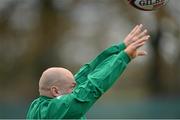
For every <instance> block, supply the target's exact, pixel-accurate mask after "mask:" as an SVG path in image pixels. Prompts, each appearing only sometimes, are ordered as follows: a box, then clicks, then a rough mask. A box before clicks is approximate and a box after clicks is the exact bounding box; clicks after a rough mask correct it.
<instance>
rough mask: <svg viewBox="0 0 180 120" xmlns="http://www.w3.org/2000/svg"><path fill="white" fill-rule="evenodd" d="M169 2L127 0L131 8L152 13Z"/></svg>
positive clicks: (165, 0) (160, 0)
mask: <svg viewBox="0 0 180 120" xmlns="http://www.w3.org/2000/svg"><path fill="white" fill-rule="evenodd" d="M168 1H169V0H128V2H129V4H131V5H132V6H133V7H135V8H137V9H139V10H144V11H152V10H156V9H158V8H161V7H162V6H164V5H166V4H167V2H168Z"/></svg>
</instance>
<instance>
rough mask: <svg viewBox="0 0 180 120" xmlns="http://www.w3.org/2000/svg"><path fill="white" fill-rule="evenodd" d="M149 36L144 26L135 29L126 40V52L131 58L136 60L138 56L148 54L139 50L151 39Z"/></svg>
mask: <svg viewBox="0 0 180 120" xmlns="http://www.w3.org/2000/svg"><path fill="white" fill-rule="evenodd" d="M149 37H150V36H149V35H147V30H146V29H145V30H143V25H142V24H140V25H137V26H136V27H134V29H133V30H132V31H131V32H130V33H129V34H128V35H127V37H126V38H125V40H124V44H125V45H126V49H125V52H126V53H127V54H128V55H129V56H130V57H131V58H135V57H137V56H144V55H146V54H147V52H146V51H143V50H138V48H140V47H141V46H143V45H144V44H145V43H146V42H147V40H148V39H149Z"/></svg>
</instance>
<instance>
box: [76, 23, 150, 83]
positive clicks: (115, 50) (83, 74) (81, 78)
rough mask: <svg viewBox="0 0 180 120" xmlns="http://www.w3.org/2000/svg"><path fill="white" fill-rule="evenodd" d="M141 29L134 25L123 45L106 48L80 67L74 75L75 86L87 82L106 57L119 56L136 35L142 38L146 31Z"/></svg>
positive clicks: (135, 38) (140, 26)
mask: <svg viewBox="0 0 180 120" xmlns="http://www.w3.org/2000/svg"><path fill="white" fill-rule="evenodd" d="M142 27H143V26H142V25H136V26H135V27H134V29H133V30H132V31H131V32H130V33H129V34H128V35H127V36H126V38H125V39H124V41H123V43H121V44H119V45H114V46H112V47H110V48H107V49H106V50H104V51H103V52H102V53H100V54H99V55H98V56H97V57H96V58H95V59H93V60H92V61H91V62H89V63H88V64H85V65H84V66H82V67H81V69H80V70H79V71H78V72H77V73H76V74H75V80H76V82H77V85H79V84H81V83H83V82H85V81H86V80H88V79H86V78H87V76H88V74H90V73H91V72H92V71H93V70H94V69H95V68H96V67H97V66H98V65H99V64H101V62H102V61H104V60H105V59H107V58H108V57H111V56H113V55H116V54H119V53H120V52H121V51H123V50H124V49H125V48H126V47H128V46H129V45H130V44H132V43H133V42H134V41H136V40H137V38H138V35H141V36H144V35H145V34H146V33H147V30H144V31H142Z"/></svg>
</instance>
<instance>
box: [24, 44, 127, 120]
mask: <svg viewBox="0 0 180 120" xmlns="http://www.w3.org/2000/svg"><path fill="white" fill-rule="evenodd" d="M124 49H125V45H124V43H122V44H120V45H115V46H112V47H110V48H108V49H106V50H104V51H103V52H102V53H101V54H100V55H98V56H97V57H96V58H95V59H94V60H92V61H91V62H90V63H88V64H85V65H84V66H82V68H81V69H80V70H79V71H78V72H77V73H76V74H75V80H76V82H77V86H76V87H75V89H74V90H73V92H72V93H71V94H67V95H62V96H59V97H57V98H49V97H46V96H40V97H39V98H37V99H35V100H34V101H33V102H32V104H31V106H30V108H29V111H28V113H27V119H48V118H49V119H50V118H51V119H68V118H76V119H84V118H85V114H86V112H87V111H88V110H89V109H90V108H91V107H92V105H93V104H94V103H95V102H96V101H97V100H98V98H100V96H101V95H102V94H103V93H105V92H106V91H107V90H108V89H109V88H110V87H111V86H112V85H113V83H114V82H115V81H116V80H117V79H118V77H119V76H120V75H121V74H122V72H123V71H124V69H125V68H126V66H127V64H128V63H129V62H130V58H129V56H128V55H127V54H126V53H125V52H124Z"/></svg>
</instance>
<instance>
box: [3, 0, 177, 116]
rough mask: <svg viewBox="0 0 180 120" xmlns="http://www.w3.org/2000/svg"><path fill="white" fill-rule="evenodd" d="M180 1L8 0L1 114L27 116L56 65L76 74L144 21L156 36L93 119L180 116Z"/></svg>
mask: <svg viewBox="0 0 180 120" xmlns="http://www.w3.org/2000/svg"><path fill="white" fill-rule="evenodd" d="M179 6H180V0H170V1H169V3H168V4H167V5H166V6H165V7H163V8H161V9H159V10H156V11H152V12H144V11H140V10H137V9H135V8H133V7H132V6H130V5H129V4H128V3H127V0H0V61H1V62H0V97H1V98H0V118H25V116H26V112H27V109H28V107H29V104H30V102H31V101H32V100H33V99H35V98H36V97H38V81H39V78H40V76H41V73H42V72H43V71H44V70H45V69H47V68H48V67H53V66H59V67H65V68H67V69H69V70H71V71H72V72H73V73H76V72H77V71H78V69H79V68H80V66H82V65H83V64H85V63H87V62H88V61H90V60H91V59H92V58H94V57H95V56H96V55H97V54H99V53H100V52H101V51H102V50H103V49H105V48H107V47H109V46H111V45H113V44H118V43H120V42H122V41H123V39H124V37H125V36H126V35H127V34H128V33H129V32H130V30H131V29H132V28H133V27H134V26H135V25H136V24H140V23H142V24H144V26H145V27H146V28H147V29H148V30H149V32H150V34H151V40H150V41H149V42H148V44H147V45H146V46H145V47H143V49H145V50H147V51H148V56H146V57H141V58H137V59H135V60H133V61H132V62H131V63H130V64H129V66H128V68H127V69H126V71H125V72H124V74H123V75H122V76H121V78H120V80H119V81H118V82H116V84H115V85H114V86H113V88H111V89H110V90H109V91H108V92H107V93H106V94H105V95H104V96H102V97H101V98H100V99H99V100H98V102H97V103H96V104H95V105H94V106H93V107H92V108H91V109H90V111H89V112H88V114H87V117H88V118H180V114H179V113H180V27H179V26H180V7H179Z"/></svg>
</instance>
